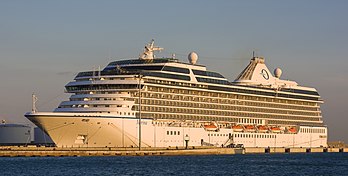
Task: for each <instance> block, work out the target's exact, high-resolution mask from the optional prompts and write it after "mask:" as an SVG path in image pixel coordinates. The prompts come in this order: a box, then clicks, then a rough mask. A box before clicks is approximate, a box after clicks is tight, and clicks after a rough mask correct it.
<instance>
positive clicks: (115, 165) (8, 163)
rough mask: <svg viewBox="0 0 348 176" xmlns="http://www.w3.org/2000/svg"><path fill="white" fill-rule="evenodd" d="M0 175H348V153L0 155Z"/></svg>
mask: <svg viewBox="0 0 348 176" xmlns="http://www.w3.org/2000/svg"><path fill="white" fill-rule="evenodd" d="M0 167H1V172H0V175H9V176H12V175H13V176H14V175H16V176H17V175H49V176H54V175H161V176H162V175H258V176H259V175H270V174H272V175H273V174H275V175H277V176H279V175H296V176H299V175H315V176H317V175H330V176H331V175H348V153H310V154H262V155H220V156H141V157H139V156H133V157H132V156H126V157H121V156H116V157H14V158H6V157H3V158H0Z"/></svg>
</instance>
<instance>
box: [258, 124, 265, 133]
mask: <svg viewBox="0 0 348 176" xmlns="http://www.w3.org/2000/svg"><path fill="white" fill-rule="evenodd" d="M257 130H258V131H259V132H261V133H267V132H268V127H267V126H265V125H259V126H258V127H257Z"/></svg>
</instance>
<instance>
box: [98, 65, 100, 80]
mask: <svg viewBox="0 0 348 176" xmlns="http://www.w3.org/2000/svg"><path fill="white" fill-rule="evenodd" d="M98 78H99V79H100V65H99V66H98Z"/></svg>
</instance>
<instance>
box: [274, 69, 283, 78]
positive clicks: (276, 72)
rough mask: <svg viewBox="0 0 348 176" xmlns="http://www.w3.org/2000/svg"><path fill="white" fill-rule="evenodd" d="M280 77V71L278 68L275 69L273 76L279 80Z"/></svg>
mask: <svg viewBox="0 0 348 176" xmlns="http://www.w3.org/2000/svg"><path fill="white" fill-rule="evenodd" d="M281 75H282V70H281V69H280V68H276V69H275V70H274V76H275V77H276V78H280V76H281Z"/></svg>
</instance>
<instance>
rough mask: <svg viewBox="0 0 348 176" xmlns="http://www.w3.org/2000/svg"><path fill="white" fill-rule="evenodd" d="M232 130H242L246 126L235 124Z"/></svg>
mask: <svg viewBox="0 0 348 176" xmlns="http://www.w3.org/2000/svg"><path fill="white" fill-rule="evenodd" d="M232 130H233V131H234V132H242V131H243V130H244V128H243V126H242V125H234V126H232Z"/></svg>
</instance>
